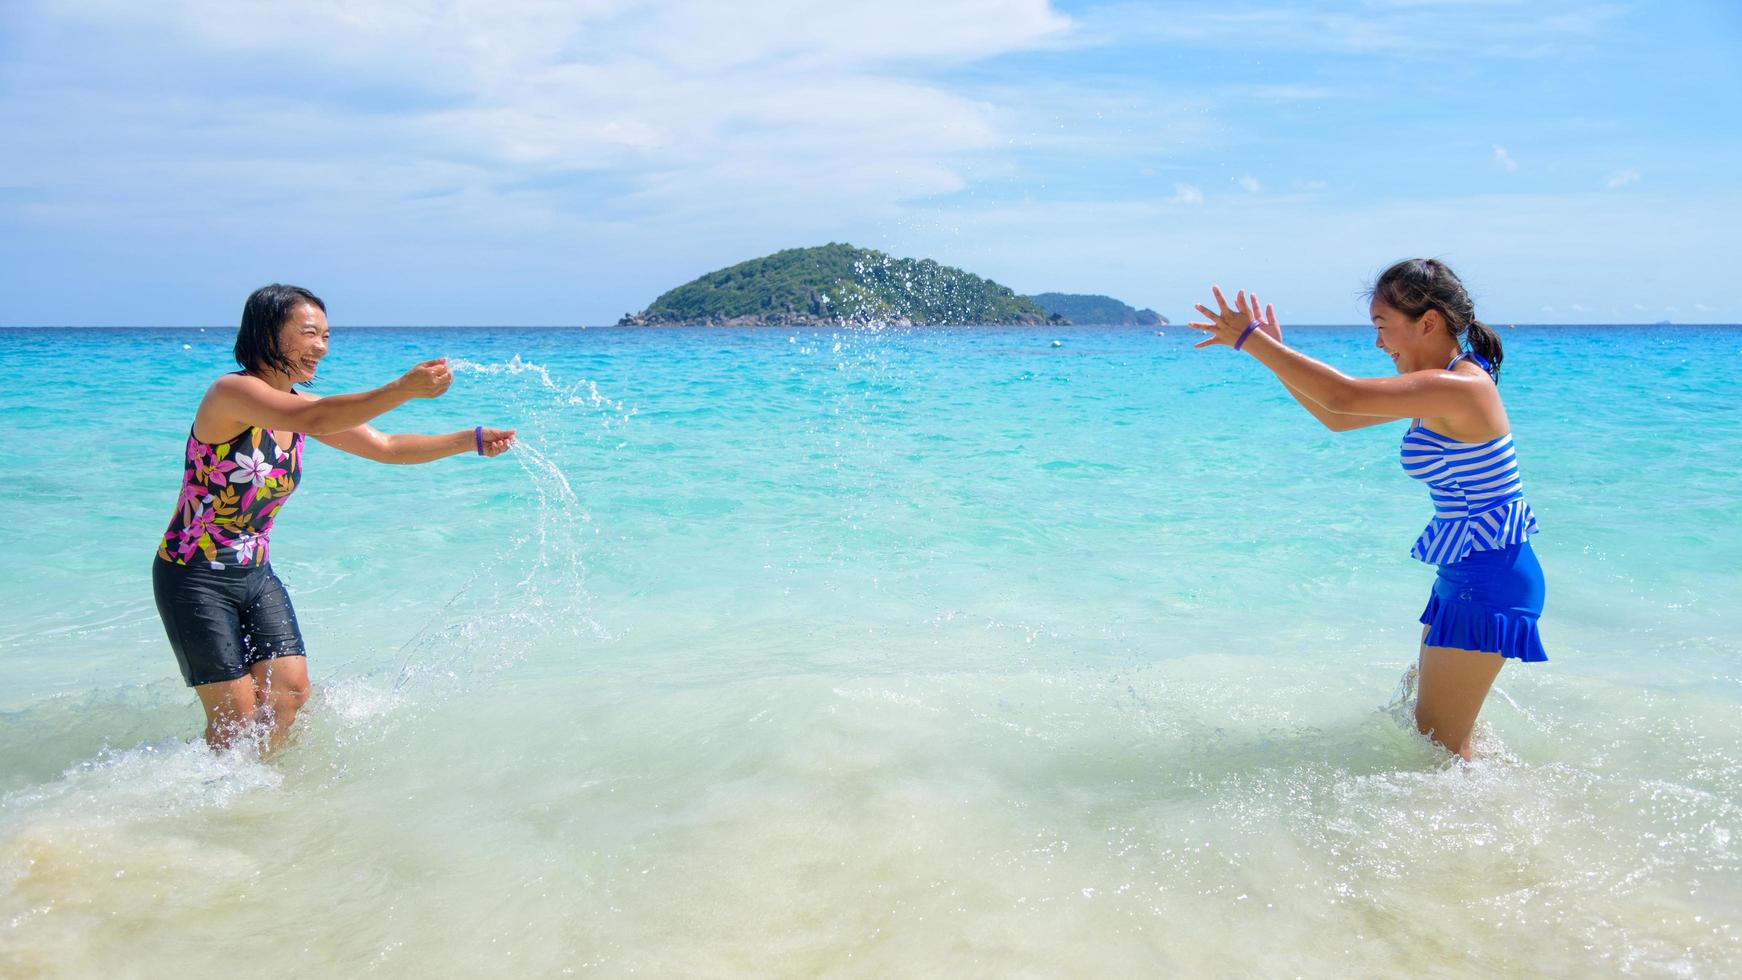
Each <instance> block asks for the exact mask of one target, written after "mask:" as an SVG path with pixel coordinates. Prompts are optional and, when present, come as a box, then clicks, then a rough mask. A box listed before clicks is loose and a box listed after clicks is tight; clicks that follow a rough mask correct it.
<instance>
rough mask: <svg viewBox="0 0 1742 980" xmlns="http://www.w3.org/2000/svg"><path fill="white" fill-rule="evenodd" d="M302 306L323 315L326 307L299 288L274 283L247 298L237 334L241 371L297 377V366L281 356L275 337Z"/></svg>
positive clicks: (280, 349) (237, 349)
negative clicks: (274, 372) (318, 311)
mask: <svg viewBox="0 0 1742 980" xmlns="http://www.w3.org/2000/svg"><path fill="white" fill-rule="evenodd" d="M304 303H307V304H309V305H310V306H313V307H315V308H316V309H318V310H320V311H321V312H322V313H325V312H326V311H327V304H325V303H323V302H321V298H320V297H319V296H316V295H315V294H314V293H311V292H309V291H308V290H306V289H304V288H302V287H301V286H286V285H284V284H283V283H277V282H275V283H273V284H272V285H270V286H261V287H260V288H259V289H256V290H254V291H253V292H252V293H249V294H248V302H246V303H244V304H242V326H241V327H240V328H239V329H238V330H237V331H236V363H237V364H240V365H242V370H244V371H252V372H255V373H259V372H261V371H283V372H284V373H286V374H290V375H294V374H296V365H294V364H292V363H290V358H288V357H285V356H284V348H283V347H281V346H280V345H279V342H278V334H279V331H280V330H281V329H283V327H284V322H285V321H286V320H288V319H290V315H291V314H292V313H295V312H296V308H297V307H299V306H301V305H303V304H304Z"/></svg>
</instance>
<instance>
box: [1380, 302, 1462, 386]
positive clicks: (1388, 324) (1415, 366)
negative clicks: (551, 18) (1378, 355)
mask: <svg viewBox="0 0 1742 980" xmlns="http://www.w3.org/2000/svg"><path fill="white" fill-rule="evenodd" d="M1367 312H1368V314H1369V315H1371V316H1372V318H1373V330H1374V334H1375V336H1374V338H1373V346H1375V347H1377V348H1379V349H1380V350H1382V351H1384V352H1385V353H1386V355H1387V356H1389V357H1390V358H1391V361H1392V363H1393V364H1396V365H1397V373H1398V374H1407V373H1409V372H1410V371H1420V370H1421V369H1422V368H1424V367H1426V366H1428V365H1430V364H1432V363H1433V362H1435V361H1436V360H1438V359H1439V356H1440V350H1439V348H1440V347H1443V346H1445V345H1444V344H1438V345H1436V344H1434V342H1433V338H1434V337H1435V336H1436V334H1444V333H1445V331H1443V330H1440V329H1438V328H1439V322H1438V320H1439V311H1438V310H1428V311H1427V312H1426V313H1423V314H1422V315H1421V316H1419V317H1412V316H1410V315H1409V314H1407V313H1405V312H1403V311H1402V310H1400V309H1397V308H1396V307H1394V306H1392V305H1390V304H1389V303H1386V302H1384V301H1383V300H1379V299H1375V300H1373V302H1372V304H1370V305H1369V306H1368V307H1367ZM1442 363H1443V362H1442Z"/></svg>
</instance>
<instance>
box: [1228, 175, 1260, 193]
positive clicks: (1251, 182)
mask: <svg viewBox="0 0 1742 980" xmlns="http://www.w3.org/2000/svg"><path fill="white" fill-rule="evenodd" d="M1234 183H1236V184H1239V185H1240V189H1241V190H1243V191H1245V192H1246V193H1248V194H1256V193H1258V192H1259V191H1261V190H1263V189H1264V185H1262V184H1260V183H1258V178H1257V177H1253V176H1251V175H1247V176H1245V177H1241V178H1238V179H1237V180H1235V181H1234Z"/></svg>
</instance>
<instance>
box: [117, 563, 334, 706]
mask: <svg viewBox="0 0 1742 980" xmlns="http://www.w3.org/2000/svg"><path fill="white" fill-rule="evenodd" d="M151 591H152V592H153V593H154V594H155V595H156V597H157V614H158V615H159V616H161V617H163V629H164V632H166V633H168V634H169V645H170V646H171V647H174V648H175V659H176V661H177V662H178V663H180V664H181V676H182V679H183V680H185V681H187V683H188V686H189V687H196V686H198V685H200V684H215V683H217V682H219V681H233V680H235V679H236V678H238V677H241V676H242V675H244V674H246V673H248V668H249V667H251V666H253V665H254V664H257V663H259V662H260V661H262V660H270V659H271V658H273V657H300V656H302V655H303V645H302V631H301V630H299V629H298V628H297V625H296V610H294V609H292V608H291V606H290V594H289V593H287V592H285V591H284V583H283V582H280V581H279V580H278V576H276V575H274V574H272V565H271V564H270V563H268V564H265V565H258V566H253V567H243V568H235V567H231V568H211V567H209V566H204V565H192V564H190V565H178V564H176V563H175V562H172V561H165V560H163V559H162V558H158V559H155V560H153V561H152V563H151Z"/></svg>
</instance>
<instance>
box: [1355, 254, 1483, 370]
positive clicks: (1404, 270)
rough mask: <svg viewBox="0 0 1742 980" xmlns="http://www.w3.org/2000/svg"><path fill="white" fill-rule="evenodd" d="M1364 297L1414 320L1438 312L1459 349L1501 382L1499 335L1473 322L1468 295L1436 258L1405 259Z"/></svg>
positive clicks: (1387, 272)
mask: <svg viewBox="0 0 1742 980" xmlns="http://www.w3.org/2000/svg"><path fill="white" fill-rule="evenodd" d="M1367 295H1369V296H1371V297H1373V298H1374V299H1378V300H1380V301H1382V302H1384V303H1385V305H1387V306H1389V307H1391V308H1393V309H1395V310H1399V311H1401V312H1403V313H1405V314H1407V315H1408V316H1410V317H1412V318H1414V319H1418V320H1419V319H1421V318H1422V317H1423V316H1426V315H1427V311H1428V310H1438V311H1439V314H1440V316H1441V317H1442V318H1444V320H1445V324H1446V332H1447V333H1449V334H1451V337H1452V342H1453V343H1456V344H1457V345H1458V346H1459V347H1460V348H1462V347H1464V346H1465V345H1466V344H1467V345H1468V346H1469V348H1470V350H1472V351H1474V352H1475V353H1476V354H1477V355H1478V356H1480V357H1481V358H1482V359H1483V360H1485V361H1487V362H1488V365H1487V368H1488V376H1489V377H1491V378H1493V379H1494V383H1495V384H1499V383H1500V356H1501V355H1500V335H1499V334H1497V333H1495V332H1494V330H1493V329H1492V328H1491V327H1489V326H1488V325H1487V324H1485V323H1482V322H1481V321H1479V320H1477V319H1476V304H1475V302H1474V301H1473V300H1471V299H1470V294H1469V292H1468V291H1467V290H1466V289H1464V284H1463V282H1462V281H1460V280H1459V279H1458V276H1457V273H1455V272H1453V271H1452V270H1451V268H1450V267H1448V266H1447V265H1446V264H1445V263H1444V262H1441V261H1440V260H1439V259H1404V260H1403V261H1402V262H1399V263H1397V264H1396V265H1393V266H1392V267H1391V268H1389V269H1386V270H1385V271H1384V272H1382V273H1380V274H1379V278H1378V279H1377V280H1376V281H1375V282H1374V283H1373V288H1372V289H1370V290H1368V291H1367Z"/></svg>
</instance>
